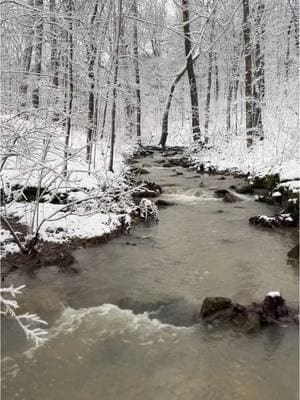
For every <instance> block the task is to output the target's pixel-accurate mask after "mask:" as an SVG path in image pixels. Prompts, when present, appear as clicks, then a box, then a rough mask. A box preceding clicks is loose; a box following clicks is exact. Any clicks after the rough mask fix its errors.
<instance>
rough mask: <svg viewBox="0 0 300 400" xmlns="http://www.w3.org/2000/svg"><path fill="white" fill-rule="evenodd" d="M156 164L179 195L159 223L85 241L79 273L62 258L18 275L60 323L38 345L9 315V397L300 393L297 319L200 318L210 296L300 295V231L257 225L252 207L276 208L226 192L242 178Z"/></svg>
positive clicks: (30, 297) (33, 305)
mask: <svg viewBox="0 0 300 400" xmlns="http://www.w3.org/2000/svg"><path fill="white" fill-rule="evenodd" d="M156 157H157V156H156ZM152 161H153V160H152V159H151V158H147V159H144V160H142V162H144V163H146V164H148V163H149V162H151V163H152ZM146 168H147V169H148V170H149V171H150V172H151V174H150V175H147V176H146V177H145V178H146V179H149V180H154V181H155V182H156V183H159V184H161V185H162V186H163V190H164V193H163V195H162V198H164V199H167V200H170V201H172V202H174V203H176V205H174V206H170V207H166V208H161V209H160V214H159V219H160V221H159V223H158V224H152V225H147V226H144V225H139V226H138V227H136V228H135V230H134V232H133V233H132V234H131V235H130V236H123V237H120V238H118V239H115V240H113V241H111V242H110V243H108V244H106V245H103V246H100V247H94V248H85V249H79V250H77V251H76V252H75V257H76V260H77V264H76V267H78V269H79V273H78V274H76V275H69V274H64V273H57V270H56V267H55V266H53V267H50V268H47V269H41V270H39V271H37V272H36V274H35V275H34V276H30V277H29V276H26V275H21V274H16V275H13V276H10V277H9V278H8V281H7V284H9V283H10V282H14V283H17V282H20V283H24V282H25V283H26V285H27V290H26V293H24V297H23V299H22V304H21V307H22V309H26V310H30V311H34V312H38V313H39V314H40V315H41V316H42V317H44V318H46V319H47V320H49V321H50V323H51V327H50V332H49V340H48V342H47V343H46V344H45V345H44V346H43V347H41V348H39V349H37V350H35V351H32V350H31V349H28V344H27V343H26V342H25V340H24V338H23V337H22V335H21V334H20V333H19V331H18V330H17V328H16V327H15V326H14V325H13V324H10V323H5V324H3V325H4V326H3V331H4V334H3V341H4V343H5V346H4V351H3V358H4V362H3V365H2V372H3V386H2V391H3V398H4V399H14V398H16V399H26V400H27V399H28V400H29V399H30V400H35V399H40V398H45V399H49V400H51V399H66V400H69V399H70V400H71V399H72V400H75V399H83V400H85V399H86V400H94V399H104V400H110V399H128V400H129V399H130V400H132V399H141V398H143V399H151V400H152V399H155V400H156V399H158V400H160V399H162V400H168V399H172V400H173V399H185V400H193V399H195V400H196V399H208V400H219V399H220V400H221V399H222V400H223V399H225V400H226V399H242V400H243V399H245V400H250V399H251V400H252V399H266V400H268V399H270V400H271V399H272V400H274V399H286V400H290V399H291V400H292V399H296V398H298V354H299V353H298V329H297V327H296V326H288V327H287V326H279V327H271V328H268V329H265V330H263V331H261V332H260V333H258V334H254V335H244V334H242V333H240V332H236V331H233V330H231V329H227V328H225V327H212V326H210V325H207V324H204V323H200V324H196V325H195V323H194V320H195V318H196V317H197V316H198V314H199V309H200V306H201V302H202V300H203V298H204V297H205V296H216V295H223V296H228V297H231V298H233V299H234V300H236V301H238V302H240V303H243V304H249V303H250V302H252V301H256V300H261V299H262V298H263V296H264V295H265V294H266V293H267V292H268V291H270V290H280V291H281V292H282V294H283V296H284V297H285V298H286V299H287V302H288V303H289V304H291V305H293V304H296V303H297V300H298V269H297V268H296V267H295V266H294V265H291V264H289V263H288V262H287V257H286V253H287V252H288V250H290V248H291V247H293V245H294V244H295V242H296V240H297V238H296V232H295V231H294V230H292V229H289V230H278V231H271V230H269V229H262V228H258V227H254V226H252V225H249V224H248V218H249V217H250V216H253V215H255V214H258V213H260V214H262V213H264V214H271V213H273V212H274V209H272V208H270V207H268V206H266V205H264V204H261V203H256V202H254V199H253V198H252V197H249V196H243V201H241V202H237V203H233V204H226V203H224V202H223V201H222V199H216V198H215V197H214V194H213V191H214V189H222V188H226V189H228V187H229V186H230V185H232V184H236V183H237V182H238V181H239V180H238V179H235V178H230V177H227V178H226V180H223V181H221V180H219V179H218V177H217V176H216V177H213V176H207V175H201V176H197V174H195V172H192V171H187V170H182V171H183V172H184V175H183V176H173V175H174V171H173V169H172V168H161V167H158V166H156V167H151V168H150V167H146ZM176 169H177V170H180V171H181V169H180V168H176ZM200 182H202V183H200ZM200 186H201V187H200ZM132 310H133V311H134V313H135V314H134V313H133V312H132ZM24 351H25V353H24Z"/></svg>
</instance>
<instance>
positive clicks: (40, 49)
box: [32, 0, 44, 108]
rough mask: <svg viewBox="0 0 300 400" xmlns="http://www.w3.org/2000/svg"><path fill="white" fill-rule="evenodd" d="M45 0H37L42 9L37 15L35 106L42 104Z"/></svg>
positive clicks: (33, 94) (33, 103)
mask: <svg viewBox="0 0 300 400" xmlns="http://www.w3.org/2000/svg"><path fill="white" fill-rule="evenodd" d="M43 4H44V2H43V0H35V6H36V7H37V8H38V9H39V10H40V13H39V15H38V16H37V18H38V22H37V25H36V30H35V40H36V44H35V66H34V72H35V74H36V86H35V88H34V90H33V92H32V105H33V107H34V108H39V106H40V75H41V72H42V52H43V16H42V11H43Z"/></svg>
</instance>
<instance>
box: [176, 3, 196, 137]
mask: <svg viewBox="0 0 300 400" xmlns="http://www.w3.org/2000/svg"><path fill="white" fill-rule="evenodd" d="M181 5H182V22H183V33H184V48H185V56H186V61H187V73H188V81H189V87H190V98H191V109H192V132H193V139H194V140H199V139H200V134H201V132H200V125H199V106H198V89H197V82H196V76H195V71H194V60H193V53H192V38H191V29H190V15H189V14H190V13H189V0H182V3H181Z"/></svg>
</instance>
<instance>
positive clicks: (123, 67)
mask: <svg viewBox="0 0 300 400" xmlns="http://www.w3.org/2000/svg"><path fill="white" fill-rule="evenodd" d="M121 3H122V4H121V6H122V15H121V17H120V21H121V29H120V33H119V34H118V26H119V22H117V21H119V14H118V13H119V11H116V10H119V7H120V3H119V0H114V1H109V0H91V1H87V0H78V1H74V0H48V1H45V0H25V1H23V2H19V1H17V2H16V1H10V0H4V1H2V3H1V7H2V21H3V22H2V43H1V46H2V70H3V73H2V100H3V101H2V108H4V109H5V111H3V112H5V113H7V112H9V113H11V112H15V113H17V112H22V115H23V116H24V114H26V117H27V118H32V117H33V115H35V116H38V117H39V118H41V119H44V118H45V120H47V121H51V123H52V122H53V123H54V124H56V126H57V127H61V128H62V129H63V132H64V142H65V144H64V146H65V147H64V148H65V158H66V160H67V158H68V157H69V155H68V142H69V141H70V140H71V139H72V135H73V127H76V129H77V128H80V129H79V130H80V131H81V132H85V135H86V138H85V158H86V162H87V164H88V165H89V168H91V165H92V164H93V163H94V164H95V157H96V143H98V144H99V143H105V144H104V146H106V147H107V151H108V153H110V157H108V159H109V158H110V160H109V161H108V164H111V163H112V164H113V158H114V157H113V155H114V146H115V144H116V143H117V142H118V140H116V138H117V135H119V138H120V140H122V138H123V136H124V137H126V140H127V139H128V140H129V141H130V140H132V141H133V142H136V143H139V144H140V143H142V142H147V141H148V137H147V135H148V134H149V132H150V131H152V130H154V129H152V128H151V129H142V128H143V124H144V123H145V120H146V119H147V118H148V115H149V112H150V113H151V112H152V111H151V110H152V109H153V108H151V107H153V104H148V103H149V102H150V100H148V99H149V98H150V97H151V95H152V93H151V90H152V86H153V87H154V86H155V87H156V88H157V89H156V90H157V92H156V94H158V96H156V97H155V98H154V99H153V98H152V100H151V101H152V103H153V102H155V103H156V105H155V107H156V111H155V112H156V113H159V115H155V116H154V117H153V118H152V121H153V124H155V125H156V124H157V121H158V120H159V118H162V123H161V138H160V145H162V146H163V147H164V146H166V144H167V138H168V134H169V130H170V129H174V128H173V126H174V125H175V122H176V121H177V118H179V115H180V118H181V119H182V121H181V123H182V127H183V129H187V127H188V126H190V127H191V135H190V137H191V138H193V137H194V138H195V139H198V138H199V137H200V134H201V131H202V132H203V135H205V137H208V139H209V140H210V139H211V137H212V135H217V132H220V135H222V136H224V138H226V140H227V139H228V138H230V136H231V135H237V134H238V135H241V134H245V139H246V141H247V143H248V145H249V146H252V145H253V144H255V142H256V140H257V139H263V138H264V137H265V136H266V129H268V127H267V126H266V117H267V115H268V113H269V112H270V109H269V108H268V107H269V105H270V99H271V98H272V99H274V93H273V88H274V85H272V83H274V82H276V85H277V89H276V90H277V92H280V96H281V95H282V96H285V98H287V96H288V94H289V95H290V94H291V93H290V89H289V88H288V86H289V85H290V83H291V82H292V80H293V79H295V76H296V74H297V63H298V61H297V60H298V58H297V57H298V54H299V31H298V27H299V18H298V13H297V4H298V3H297V1H296V0H277V1H276V4H275V3H274V2H273V1H272V0H242V1H241V2H239V1H238V0H230V1H228V2H227V3H226V5H225V3H223V2H221V1H220V0H210V1H194V0H181V1H180V2H178V1H176V2H172V3H170V4H169V6H168V7H167V6H166V2H165V1H163V0H155V1H150V0H146V1H143V2H142V1H139V0H122V1H121ZM277 27H278V29H277ZM118 35H119V38H118ZM178 66H179V67H178ZM185 76H187V82H186V81H185V80H183V79H182V78H183V77H185ZM283 83H284V84H283ZM177 86H179V87H180V91H179V90H177V92H176V93H175V90H176V88H177ZM146 94H147V95H149V96H150V97H149V96H148V98H147V100H145V102H144V101H142V99H143V96H144V95H146ZM289 99H290V100H289V101H290V102H292V99H291V96H289ZM163 103H164V104H163ZM142 107H143V109H142ZM178 107H181V109H180V113H179V112H178V110H179V108H178ZM270 107H271V105H270ZM289 107H291V105H289ZM145 110H147V111H146V112H145ZM149 110H150V111H149ZM267 110H268V111H267ZM25 111H26V113H25ZM185 116H188V118H186V117H185ZM49 123H50V122H49ZM217 126H218V127H217ZM171 127H172V128H171ZM147 128H148V126H147ZM142 132H143V136H142ZM108 139H109V140H108ZM108 147H109V148H108ZM98 155H99V153H98ZM63 169H64V171H65V172H64V173H66V170H67V162H66V163H65V166H64V167H63ZM110 169H111V170H113V167H110Z"/></svg>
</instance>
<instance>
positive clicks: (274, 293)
mask: <svg viewBox="0 0 300 400" xmlns="http://www.w3.org/2000/svg"><path fill="white" fill-rule="evenodd" d="M267 296H270V297H280V296H281V294H280V292H279V291H274V292H269V293H268V294H267Z"/></svg>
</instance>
